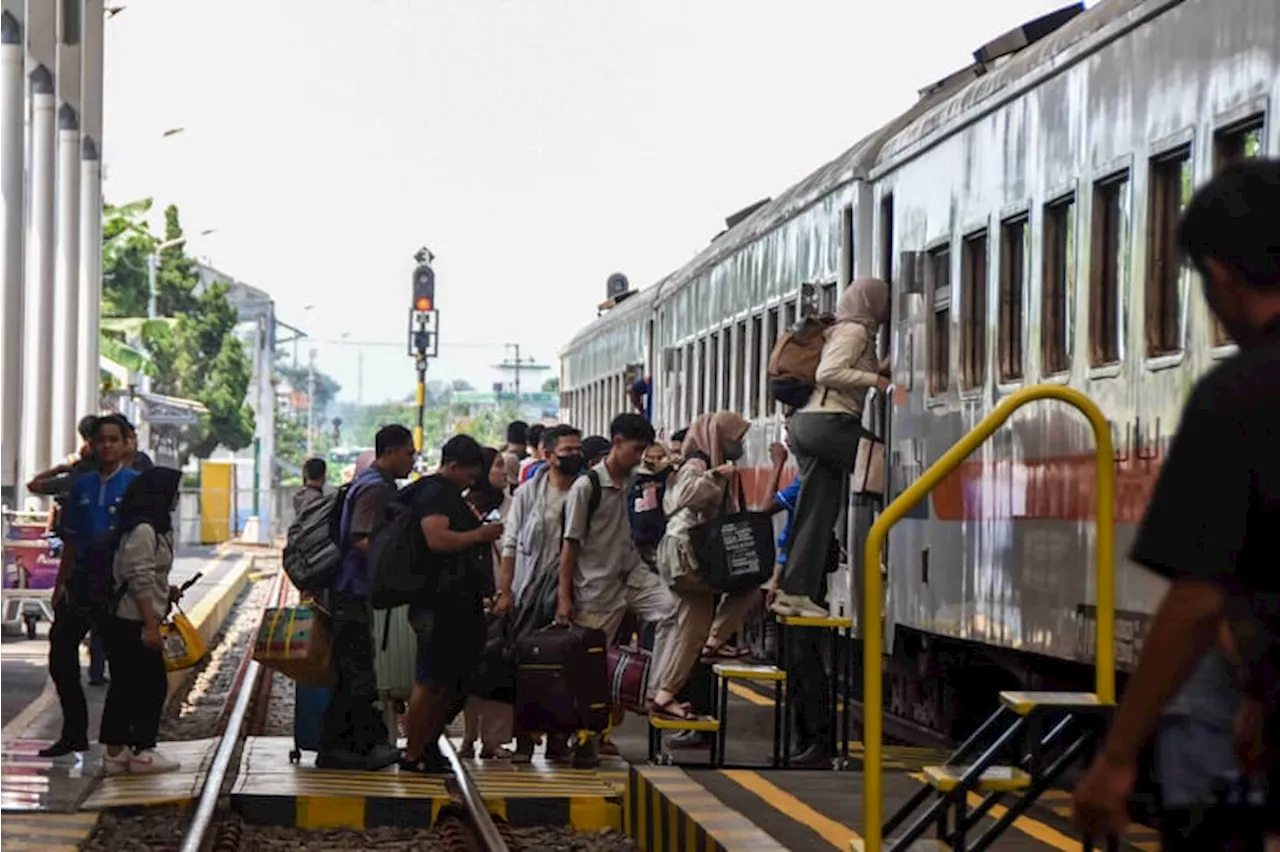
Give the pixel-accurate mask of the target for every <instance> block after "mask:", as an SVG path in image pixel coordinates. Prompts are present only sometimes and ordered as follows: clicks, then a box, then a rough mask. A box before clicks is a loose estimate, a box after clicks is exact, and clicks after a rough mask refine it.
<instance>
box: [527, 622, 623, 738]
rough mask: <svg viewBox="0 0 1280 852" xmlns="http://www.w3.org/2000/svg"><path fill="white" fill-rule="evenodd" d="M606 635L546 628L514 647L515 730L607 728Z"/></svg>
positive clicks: (566, 628)
mask: <svg viewBox="0 0 1280 852" xmlns="http://www.w3.org/2000/svg"><path fill="white" fill-rule="evenodd" d="M605 656H606V655H605V638H604V631H601V630H590V629H587V628H582V627H545V628H543V629H541V630H535V631H533V632H532V633H530V634H529V635H527V636H524V637H522V638H520V639H519V640H517V643H516V729H517V730H519V731H529V732H532V731H539V732H542V733H559V732H562V731H563V732H569V731H581V730H587V731H603V730H604V729H605V728H606V727H608V724H609V673H608V665H607V662H606V659H605Z"/></svg>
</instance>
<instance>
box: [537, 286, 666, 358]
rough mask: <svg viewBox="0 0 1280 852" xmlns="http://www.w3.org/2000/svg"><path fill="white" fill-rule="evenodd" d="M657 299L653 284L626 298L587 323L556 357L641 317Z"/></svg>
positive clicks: (561, 348) (656, 289)
mask: <svg viewBox="0 0 1280 852" xmlns="http://www.w3.org/2000/svg"><path fill="white" fill-rule="evenodd" d="M657 298H658V285H656V284H654V285H651V286H649V287H646V288H644V289H643V290H641V291H640V292H639V293H636V294H635V295H634V296H628V297H627V298H626V299H625V300H624V301H622V302H621V303H619V304H618V305H617V306H615V307H613V308H610V309H609V310H608V311H607V312H606V313H604V314H602V315H601V316H598V317H596V318H595V319H594V320H592V321H591V322H589V323H587V324H586V325H585V326H584V327H583V328H581V329H579V330H578V333H577V334H575V335H574V336H573V337H571V338H570V339H569V342H568V343H566V344H565V345H564V346H562V347H560V349H559V350H557V352H556V354H557V355H564V353H566V352H569V351H570V350H572V349H574V348H576V347H577V346H578V344H580V343H582V342H584V341H586V340H588V339H590V338H593V337H595V336H597V335H599V334H602V333H603V332H606V331H608V330H609V329H611V328H613V327H615V326H618V325H622V324H623V323H626V322H628V321H631V320H633V319H635V318H636V317H643V316H644V315H645V314H646V313H647V312H648V311H649V309H650V308H652V307H653V303H654V301H655V300H656V299H657Z"/></svg>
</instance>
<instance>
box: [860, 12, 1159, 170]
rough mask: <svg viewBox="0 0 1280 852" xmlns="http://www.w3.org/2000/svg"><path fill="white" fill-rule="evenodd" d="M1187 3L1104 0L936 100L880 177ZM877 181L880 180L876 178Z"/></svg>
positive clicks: (893, 148) (906, 132)
mask: <svg viewBox="0 0 1280 852" xmlns="http://www.w3.org/2000/svg"><path fill="white" fill-rule="evenodd" d="M1181 2H1182V0H1104V2H1101V3H1099V4H1097V5H1096V6H1094V7H1093V8H1090V9H1085V10H1084V11H1083V12H1081V13H1080V14H1078V15H1076V16H1074V17H1073V18H1071V19H1070V20H1068V21H1067V22H1066V23H1064V24H1062V25H1061V26H1060V27H1058V28H1057V29H1055V30H1054V31H1053V32H1051V33H1049V34H1048V35H1046V36H1044V37H1043V38H1040V39H1037V40H1036V41H1034V42H1033V43H1032V44H1029V45H1027V46H1026V47H1024V48H1022V49H1021V50H1019V51H1017V52H1016V53H1013V54H1012V55H1010V56H1007V57H1004V61H997V62H995V63H991V64H990V65H989V66H988V68H987V70H984V71H983V73H981V74H979V75H978V76H977V77H976V78H975V79H974V80H973V81H972V82H971V83H969V85H967V86H964V87H963V88H961V89H960V90H959V91H954V90H953V91H951V92H949V93H948V95H947V96H946V97H943V98H939V99H937V100H935V101H934V103H932V104H931V105H930V107H929V109H928V110H926V111H925V113H924V114H923V115H921V116H920V117H919V119H918V120H917V121H913V122H911V123H909V124H907V125H906V126H904V127H902V128H901V129H900V130H899V131H898V132H897V133H895V134H894V136H893V138H891V139H887V140H885V143H884V146H883V148H882V150H881V156H880V162H879V164H878V166H877V169H876V172H879V171H882V170H887V169H889V168H892V167H893V166H895V165H900V164H901V163H902V162H903V161H904V160H905V159H910V158H912V157H913V156H914V155H915V154H917V153H919V152H920V151H922V150H924V149H925V148H927V147H928V146H929V145H930V144H932V143H934V142H936V141H937V140H938V138H939V137H942V136H946V135H948V134H949V133H950V132H954V131H956V130H959V129H960V128H961V127H963V126H964V125H965V124H967V123H968V122H969V121H971V120H973V118H975V117H977V115H980V114H981V113H982V112H984V111H985V110H989V109H995V108H996V107H998V106H999V105H1000V103H1001V102H1002V101H1003V99H1002V98H1001V97H1000V96H1001V95H1006V96H1009V97H1012V96H1014V95H1015V94H1016V93H1017V92H1018V91H1020V90H1021V88H1022V87H1021V86H1019V85H1018V84H1019V83H1024V82H1031V81H1032V80H1033V79H1035V75H1036V74H1037V72H1038V73H1039V74H1041V75H1043V76H1052V75H1053V74H1055V73H1058V72H1060V71H1062V70H1064V69H1065V68H1067V67H1070V66H1071V65H1073V64H1075V63H1076V62H1077V61H1079V58H1080V57H1081V56H1082V55H1083V54H1085V53H1087V49H1086V48H1087V47H1088V46H1089V45H1091V44H1094V43H1096V42H1105V41H1107V40H1109V39H1110V38H1111V37H1112V36H1113V34H1114V33H1115V32H1116V31H1117V30H1120V29H1124V28H1126V27H1127V26H1128V25H1129V24H1130V23H1140V22H1141V21H1143V20H1145V19H1147V18H1149V17H1152V16H1153V15H1155V14H1157V13H1158V12H1160V11H1163V10H1164V9H1165V8H1168V7H1171V6H1175V5H1177V4H1178V3H1181ZM872 176H873V177H874V176H876V175H875V174H874V173H873V175H872Z"/></svg>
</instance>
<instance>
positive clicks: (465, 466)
mask: <svg viewBox="0 0 1280 852" xmlns="http://www.w3.org/2000/svg"><path fill="white" fill-rule="evenodd" d="M486 473H487V471H486V470H485V464H484V456H483V455H482V454H481V452H480V445H479V444H477V443H476V441H475V439H474V438H472V437H470V436H469V435H455V436H454V437H452V438H450V439H449V440H448V441H447V442H445V445H444V447H443V448H441V450H440V467H439V469H438V470H437V471H436V472H435V473H433V474H431V475H430V476H426V477H423V478H422V479H420V480H418V481H417V482H415V483H414V484H413V485H411V486H410V488H409V490H410V492H411V493H410V494H407V495H405V496H406V497H407V498H408V499H410V500H411V501H412V502H411V505H412V507H413V514H414V516H415V517H416V518H417V519H418V522H419V524H420V526H421V528H422V535H423V538H424V540H425V541H426V545H427V554H426V557H425V560H424V561H425V567H426V570H427V572H428V574H429V576H431V577H433V581H432V582H430V583H429V584H428V590H427V591H426V593H425V594H424V595H423V598H422V600H420V601H415V602H414V603H411V604H410V605H409V623H410V624H412V625H413V629H414V632H415V633H417V635H418V662H417V670H416V671H415V675H414V685H413V695H412V696H411V697H410V699H409V731H408V733H409V743H408V747H407V748H406V749H405V756H404V760H403V762H402V763H401V764H400V768H401V769H403V770H407V771H410V772H427V773H447V772H449V765H448V764H447V763H446V762H445V760H444V756H443V755H441V754H440V751H439V748H438V747H437V746H436V743H437V742H438V741H439V738H440V735H441V734H443V733H444V730H445V728H446V727H448V725H449V722H451V721H452V720H453V718H454V717H455V716H457V715H458V713H460V712H461V711H462V706H463V704H464V703H465V701H466V695H467V692H466V688H467V678H468V676H469V675H470V674H471V673H472V672H473V671H475V669H476V667H477V666H478V665H479V663H480V657H481V655H482V653H483V652H484V642H485V620H484V589H485V581H486V577H485V576H484V572H485V570H488V571H490V572H492V567H491V565H492V563H490V562H489V561H488V560H486V559H484V558H483V557H484V556H485V555H486V548H492V546H493V543H494V542H495V541H497V540H498V539H499V538H500V537H501V536H502V524H500V523H494V524H482V523H481V522H480V520H479V519H478V518H477V517H476V515H475V512H473V511H471V507H470V506H468V505H467V501H466V500H465V499H464V498H463V492H464V491H465V490H466V489H468V488H470V487H471V486H472V485H474V484H475V483H476V481H477V480H478V479H479V478H480V477H481V476H483V475H484V474H486ZM491 576H492V574H490V578H491Z"/></svg>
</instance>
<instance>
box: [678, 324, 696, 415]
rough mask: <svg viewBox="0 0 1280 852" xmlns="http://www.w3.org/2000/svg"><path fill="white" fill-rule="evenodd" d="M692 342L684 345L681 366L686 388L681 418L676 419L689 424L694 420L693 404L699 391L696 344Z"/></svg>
mask: <svg viewBox="0 0 1280 852" xmlns="http://www.w3.org/2000/svg"><path fill="white" fill-rule="evenodd" d="M695 342H696V341H693V340H690V341H687V342H686V343H685V344H684V347H683V348H684V362H683V364H682V365H681V366H682V367H683V368H684V381H685V388H684V393H683V394H682V398H681V403H680V416H679V417H678V418H676V419H677V420H678V421H679V422H680V423H688V422H690V421H692V420H693V403H694V400H695V398H696V397H695V394H696V393H697V391H698V384H697V381H696V376H697V374H698V371H697V367H696V366H694V358H693V353H694V351H695V346H694V343H695Z"/></svg>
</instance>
